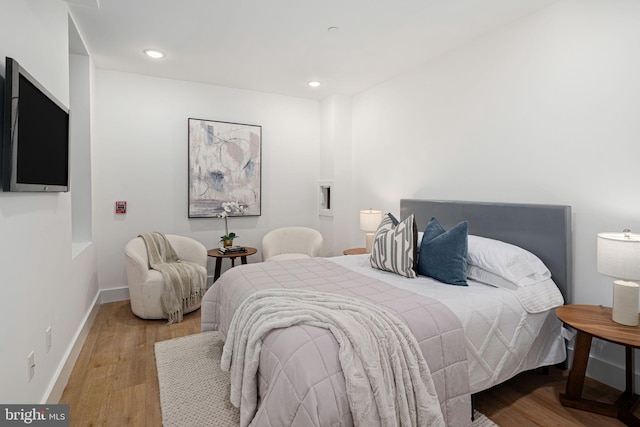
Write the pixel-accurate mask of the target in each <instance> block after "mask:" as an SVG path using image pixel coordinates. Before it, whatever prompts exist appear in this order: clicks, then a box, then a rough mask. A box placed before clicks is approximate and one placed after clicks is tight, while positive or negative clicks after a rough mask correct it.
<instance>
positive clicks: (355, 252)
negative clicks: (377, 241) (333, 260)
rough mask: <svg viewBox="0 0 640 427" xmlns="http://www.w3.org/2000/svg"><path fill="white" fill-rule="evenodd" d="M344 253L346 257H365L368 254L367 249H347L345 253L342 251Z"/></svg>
mask: <svg viewBox="0 0 640 427" xmlns="http://www.w3.org/2000/svg"><path fill="white" fill-rule="evenodd" d="M342 253H343V254H344V255H363V254H366V253H367V249H366V248H351V249H345V250H344V251H342Z"/></svg>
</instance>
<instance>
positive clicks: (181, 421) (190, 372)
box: [155, 332, 497, 427]
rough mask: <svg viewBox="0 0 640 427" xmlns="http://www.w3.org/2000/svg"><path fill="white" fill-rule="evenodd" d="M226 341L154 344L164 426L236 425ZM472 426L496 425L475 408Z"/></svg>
mask: <svg viewBox="0 0 640 427" xmlns="http://www.w3.org/2000/svg"><path fill="white" fill-rule="evenodd" d="M223 345H224V343H223V342H222V340H221V339H220V338H219V336H218V332H202V333H199V334H194V335H188V336H186V337H182V338H175V339H172V340H168V341H160V342H157V343H156V344H155V353H156V365H157V367H158V382H159V384H160V408H161V409H162V424H163V426H164V427H211V426H214V427H236V426H238V425H239V424H240V413H239V411H238V409H237V408H235V407H233V405H231V403H230V402H229V374H228V373H227V372H224V371H223V370H221V369H220V356H221V355H222V347H223ZM473 427H497V425H496V424H494V423H493V422H492V421H491V420H490V419H488V418H487V417H485V416H484V415H482V414H481V413H479V412H477V411H476V417H475V420H474V422H473Z"/></svg>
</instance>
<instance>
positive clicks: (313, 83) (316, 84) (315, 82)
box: [307, 80, 320, 87]
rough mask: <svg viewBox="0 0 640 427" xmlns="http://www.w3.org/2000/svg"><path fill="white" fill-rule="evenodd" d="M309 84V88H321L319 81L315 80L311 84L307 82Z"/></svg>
mask: <svg viewBox="0 0 640 427" xmlns="http://www.w3.org/2000/svg"><path fill="white" fill-rule="evenodd" d="M307 84H308V85H309V86H311V87H318V86H320V82H317V81H315V80H313V81H310V82H307Z"/></svg>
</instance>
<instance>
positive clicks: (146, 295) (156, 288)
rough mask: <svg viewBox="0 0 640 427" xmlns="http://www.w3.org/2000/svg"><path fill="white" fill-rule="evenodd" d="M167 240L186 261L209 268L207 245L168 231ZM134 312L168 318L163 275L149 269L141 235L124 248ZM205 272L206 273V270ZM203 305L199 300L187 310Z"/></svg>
mask: <svg viewBox="0 0 640 427" xmlns="http://www.w3.org/2000/svg"><path fill="white" fill-rule="evenodd" d="M166 237H167V240H169V243H170V244H171V246H172V247H173V249H174V250H175V251H176V254H177V255H178V258H180V259H181V260H183V261H190V262H193V263H196V264H198V265H200V266H201V267H202V269H204V270H205V272H206V270H207V248H205V246H204V245H203V244H202V243H200V242H198V241H197V240H194V239H192V238H190V237H185V236H178V235H175V234H166ZM124 254H125V260H126V272H127V281H128V283H129V298H130V299H131V311H133V313H134V314H135V315H136V316H138V317H141V318H143V319H166V318H167V315H166V314H165V313H164V310H163V309H162V303H161V296H162V288H163V281H162V280H163V279H162V274H161V273H160V272H159V271H156V270H151V269H150V268H149V258H148V256H147V247H146V245H145V244H144V240H142V238H141V237H136V238H135V239H132V240H131V241H129V243H127V244H126V246H125V247H124ZM205 274H206V273H205ZM198 308H200V303H198V304H194V305H193V306H191V307H189V309H188V310H185V312H184V313H185V314H186V313H190V312H192V311H194V310H197V309H198Z"/></svg>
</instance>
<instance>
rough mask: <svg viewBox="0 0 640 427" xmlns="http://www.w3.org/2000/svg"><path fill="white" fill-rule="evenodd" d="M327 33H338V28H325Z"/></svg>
mask: <svg viewBox="0 0 640 427" xmlns="http://www.w3.org/2000/svg"><path fill="white" fill-rule="evenodd" d="M327 31H329V32H330V33H337V32H338V31H340V28H338V27H329V28H327Z"/></svg>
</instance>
